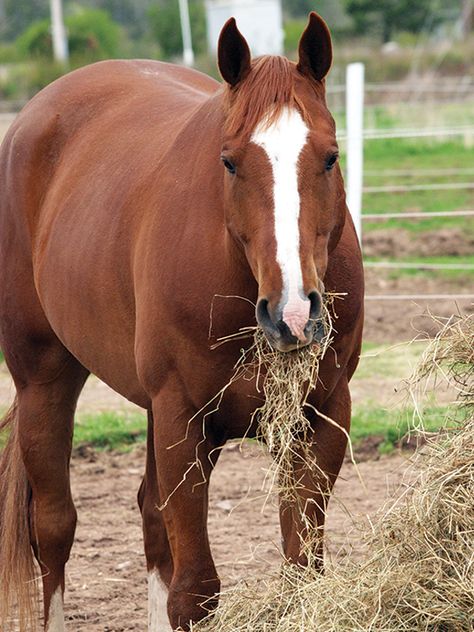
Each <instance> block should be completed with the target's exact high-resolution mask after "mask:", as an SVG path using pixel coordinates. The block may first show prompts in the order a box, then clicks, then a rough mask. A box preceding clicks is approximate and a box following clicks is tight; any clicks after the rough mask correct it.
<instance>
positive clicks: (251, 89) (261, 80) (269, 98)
mask: <svg viewBox="0 0 474 632" xmlns="http://www.w3.org/2000/svg"><path fill="white" fill-rule="evenodd" d="M226 101H227V117H226V124H225V132H226V135H228V136H235V135H237V134H238V135H242V136H243V137H250V136H251V134H252V132H253V131H254V130H255V128H256V127H257V125H260V126H261V127H262V126H264V127H269V126H270V125H272V124H273V123H274V122H275V121H276V120H277V119H278V118H279V116H280V115H281V113H282V111H283V109H284V108H286V107H295V108H297V109H298V110H299V112H300V113H301V115H302V117H303V120H305V121H306V122H309V114H308V113H307V111H306V109H305V107H304V105H303V103H302V101H301V100H300V99H299V98H298V96H297V95H296V91H295V73H294V69H293V67H292V64H291V62H290V61H288V59H286V57H279V56H264V57H259V58H257V59H256V60H254V61H253V63H252V69H251V71H250V72H249V74H248V76H247V77H246V78H245V79H244V80H243V81H242V82H240V83H239V84H238V85H237V86H236V87H234V88H232V87H230V86H227V88H226Z"/></svg>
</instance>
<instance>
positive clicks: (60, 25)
mask: <svg viewBox="0 0 474 632" xmlns="http://www.w3.org/2000/svg"><path fill="white" fill-rule="evenodd" d="M49 5H50V11H51V30H52V33H51V34H52V37H53V53H54V59H55V60H56V61H59V62H62V63H64V62H66V61H67V60H68V57H69V51H68V45H67V36H66V29H65V28H64V21H63V7H62V0H50V3H49Z"/></svg>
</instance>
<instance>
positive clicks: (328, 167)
mask: <svg viewBox="0 0 474 632" xmlns="http://www.w3.org/2000/svg"><path fill="white" fill-rule="evenodd" d="M338 158H339V154H332V156H329V157H328V158H326V165H325V167H324V168H325V169H326V171H331V169H332V168H333V167H334V165H335V164H336V162H337V159H338Z"/></svg>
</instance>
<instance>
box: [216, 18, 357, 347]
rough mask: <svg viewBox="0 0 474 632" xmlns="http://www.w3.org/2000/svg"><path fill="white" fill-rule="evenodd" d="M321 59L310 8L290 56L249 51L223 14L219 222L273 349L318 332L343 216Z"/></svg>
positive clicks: (327, 56) (321, 40) (325, 66)
mask: <svg viewBox="0 0 474 632" xmlns="http://www.w3.org/2000/svg"><path fill="white" fill-rule="evenodd" d="M331 61H332V47H331V37H330V34H329V31H328V28H327V26H326V24H325V23H324V21H323V20H322V19H321V18H320V17H319V16H318V15H317V14H316V13H312V14H311V15H310V19H309V23H308V25H307V27H306V30H305V31H304V33H303V35H302V36H301V40H300V43H299V59H298V62H297V63H293V62H290V61H288V60H287V59H286V58H284V57H277V56H267V57H261V58H257V59H255V60H253V61H252V59H251V55H250V50H249V47H248V44H247V42H246V40H245V38H244V37H243V36H242V34H241V33H240V32H239V30H238V29H237V26H236V23H235V20H234V19H233V18H232V19H230V20H229V21H228V22H227V23H226V24H225V26H224V27H223V30H222V32H221V35H220V39H219V45H218V63H219V69H220V72H221V75H222V77H223V79H224V80H225V82H226V86H225V123H224V134H223V143H222V151H221V160H222V163H223V166H224V168H225V170H226V174H225V176H224V179H225V183H224V197H225V213H226V223H227V227H228V230H229V231H230V233H231V234H232V236H233V237H234V239H235V240H237V241H238V242H239V243H240V244H241V246H242V248H243V250H244V252H245V256H246V259H247V261H248V264H249V266H250V268H251V270H252V273H253V276H254V277H255V279H256V281H257V283H258V301H257V307H256V316H257V321H258V323H259V325H260V326H261V327H262V328H263V330H264V331H265V334H266V335H267V338H268V340H269V341H270V343H271V344H272V345H273V346H274V347H275V348H276V349H278V350H280V351H290V350H292V349H295V348H297V347H301V346H304V345H308V344H310V343H311V342H313V340H318V338H320V337H321V335H322V333H321V328H320V327H317V320H318V318H319V317H320V315H321V308H322V294H323V291H324V284H323V280H324V276H325V272H326V268H327V263H328V256H329V255H330V253H331V251H332V250H333V249H334V247H335V246H336V244H337V242H338V241H339V237H340V235H341V233H342V227H343V225H344V219H345V213H346V205H345V195H344V187H343V181H342V176H341V171H340V168H339V165H338V164H337V160H338V146H337V143H336V135H335V124H334V120H333V118H332V117H331V114H330V113H329V111H328V109H327V106H326V99H325V77H326V75H327V72H328V71H329V68H330V66H331Z"/></svg>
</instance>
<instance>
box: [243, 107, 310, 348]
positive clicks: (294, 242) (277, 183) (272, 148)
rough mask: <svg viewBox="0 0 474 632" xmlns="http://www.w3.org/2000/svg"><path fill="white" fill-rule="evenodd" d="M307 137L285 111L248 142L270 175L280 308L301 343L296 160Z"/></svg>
mask: <svg viewBox="0 0 474 632" xmlns="http://www.w3.org/2000/svg"><path fill="white" fill-rule="evenodd" d="M307 137H308V128H307V126H306V124H305V122H304V121H303V119H302V117H301V115H300V113H299V112H298V111H297V110H296V109H294V108H291V109H290V108H285V109H284V110H283V111H282V113H281V115H280V116H279V118H278V119H277V120H276V121H275V122H274V123H272V124H271V125H269V126H268V127H267V126H266V125H265V121H263V122H262V123H260V124H259V125H257V128H256V129H255V131H254V133H253V135H252V138H251V140H252V141H253V142H254V143H255V144H256V145H259V146H260V147H262V148H263V149H264V150H265V152H266V154H267V156H268V159H269V160H270V164H271V166H272V172H273V199H274V213H275V239H276V246H277V253H276V259H277V263H278V265H279V266H280V269H281V274H282V279H283V292H282V299H281V307H282V308H283V320H284V321H285V322H286V324H287V325H288V327H289V328H290V330H291V333H292V334H293V335H295V336H296V337H298V338H300V339H301V340H304V339H305V336H304V333H303V329H304V327H305V325H306V323H307V322H308V318H309V310H310V302H309V299H307V298H306V297H305V296H304V293H303V275H302V272H301V260H300V231H299V216H300V204H301V202H300V195H299V191H298V160H299V157H300V154H301V151H302V149H303V147H304V146H305V144H306V141H307Z"/></svg>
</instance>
